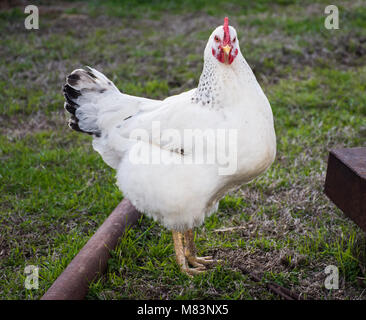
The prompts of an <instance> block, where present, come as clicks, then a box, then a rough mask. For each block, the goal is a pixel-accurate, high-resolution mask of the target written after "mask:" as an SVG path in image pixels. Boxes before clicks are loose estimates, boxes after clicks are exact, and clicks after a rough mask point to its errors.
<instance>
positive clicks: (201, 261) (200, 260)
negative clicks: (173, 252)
mask: <svg viewBox="0 0 366 320" xmlns="http://www.w3.org/2000/svg"><path fill="white" fill-rule="evenodd" d="M186 258H187V260H188V262H189V263H190V264H191V265H192V266H194V267H199V268H202V267H203V268H204V269H206V266H207V265H209V264H212V263H214V262H215V260H213V259H212V256H208V257H197V256H194V255H190V254H188V255H186Z"/></svg>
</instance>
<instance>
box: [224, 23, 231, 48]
mask: <svg viewBox="0 0 366 320" xmlns="http://www.w3.org/2000/svg"><path fill="white" fill-rule="evenodd" d="M229 41H230V33H229V18H228V17H225V19H224V44H225V43H228V42H229Z"/></svg>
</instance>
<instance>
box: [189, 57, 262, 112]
mask: <svg viewBox="0 0 366 320" xmlns="http://www.w3.org/2000/svg"><path fill="white" fill-rule="evenodd" d="M255 83H256V79H255V77H254V75H253V72H252V70H251V69H250V67H249V66H248V64H247V62H246V61H245V59H244V57H243V56H242V54H241V53H239V54H238V56H237V57H236V59H235V60H234V62H233V63H232V64H231V65H225V64H223V63H221V62H219V61H217V60H216V58H215V57H213V56H212V55H205V61H204V65H203V70H202V74H201V77H200V80H199V83H198V87H197V89H196V90H195V92H194V94H193V96H192V102H193V103H196V104H198V105H200V106H202V107H205V108H212V109H216V110H219V109H222V108H226V107H227V106H228V105H233V103H235V101H240V97H242V96H243V93H244V94H245V92H246V91H247V90H251V88H253V85H254V86H255Z"/></svg>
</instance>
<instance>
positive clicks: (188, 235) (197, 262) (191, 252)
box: [184, 229, 215, 269]
mask: <svg viewBox="0 0 366 320" xmlns="http://www.w3.org/2000/svg"><path fill="white" fill-rule="evenodd" d="M184 255H185V257H186V258H187V260H188V262H189V263H190V264H191V265H192V266H194V267H200V268H205V269H206V267H205V265H208V264H211V263H213V262H215V260H213V259H212V256H208V257H197V253H196V246H195V244H194V234H193V231H192V229H189V230H187V231H186V232H184Z"/></svg>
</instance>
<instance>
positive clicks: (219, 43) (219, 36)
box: [209, 17, 239, 65]
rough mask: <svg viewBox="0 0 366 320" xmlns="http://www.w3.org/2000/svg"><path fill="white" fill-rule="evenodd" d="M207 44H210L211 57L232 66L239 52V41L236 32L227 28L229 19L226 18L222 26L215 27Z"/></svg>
mask: <svg viewBox="0 0 366 320" xmlns="http://www.w3.org/2000/svg"><path fill="white" fill-rule="evenodd" d="M209 42H210V43H211V52H212V55H213V56H214V57H215V58H216V59H217V60H218V61H220V62H221V63H225V64H228V65H230V64H232V62H233V61H234V59H235V58H236V56H237V55H238V52H239V41H238V39H237V35H236V31H235V29H234V28H233V27H231V26H229V19H228V18H227V17H226V18H225V20H224V25H223V26H220V27H217V28H216V29H215V31H214V32H213V33H212V34H211V36H210V39H209Z"/></svg>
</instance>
